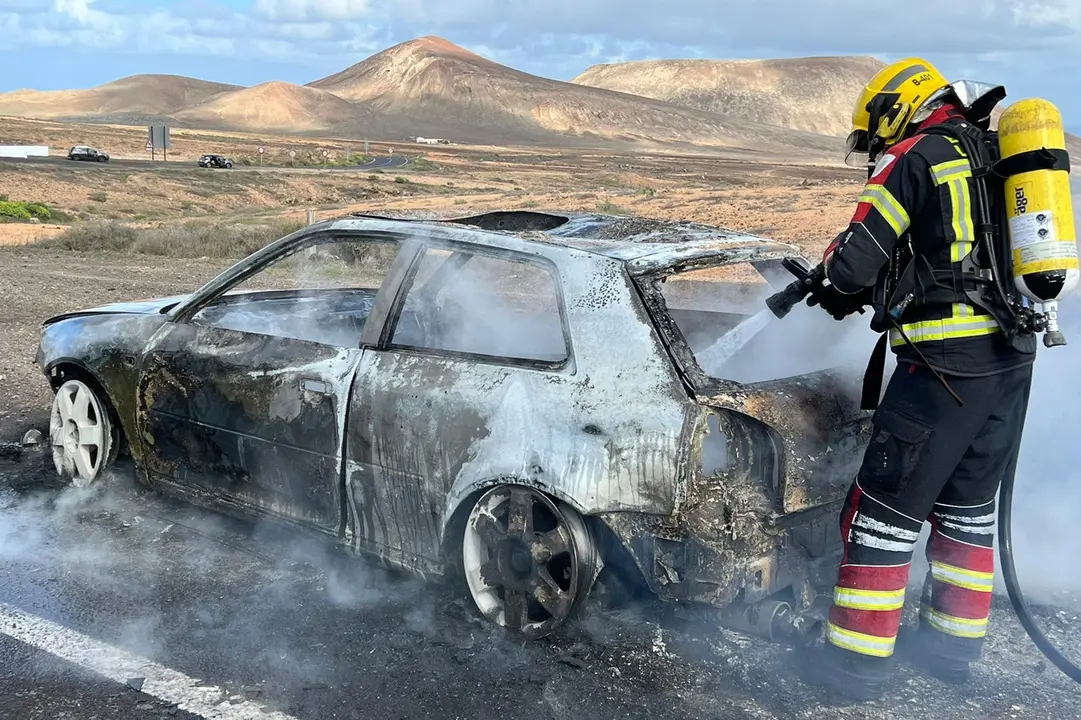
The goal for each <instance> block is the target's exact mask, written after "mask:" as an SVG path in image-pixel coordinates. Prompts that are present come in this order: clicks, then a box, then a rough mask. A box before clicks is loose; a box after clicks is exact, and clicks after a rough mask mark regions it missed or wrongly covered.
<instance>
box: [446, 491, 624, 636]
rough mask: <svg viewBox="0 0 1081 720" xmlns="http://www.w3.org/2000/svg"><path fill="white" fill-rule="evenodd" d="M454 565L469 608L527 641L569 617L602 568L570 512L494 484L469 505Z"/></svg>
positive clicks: (588, 537)
mask: <svg viewBox="0 0 1081 720" xmlns="http://www.w3.org/2000/svg"><path fill="white" fill-rule="evenodd" d="M460 561H461V570H462V575H463V577H464V580H465V585H466V587H467V588H468V592H469V595H470V597H471V599H472V601H473V604H474V606H475V608H476V610H477V611H478V612H479V613H480V614H481V615H482V616H483V617H484V618H486V619H487V620H488V621H489V622H491V623H493V624H495V625H497V626H499V627H502V628H504V629H505V630H506V631H507V632H508V633H510V634H513V635H517V636H520V637H523V638H525V639H529V640H533V639H537V638H541V637H544V636H546V635H549V634H550V633H552V632H553V631H554V630H556V629H557V628H558V627H560V626H561V625H563V624H564V623H565V622H566V621H567V620H569V619H571V618H573V617H575V616H576V614H577V613H578V611H579V609H580V608H581V606H582V605H583V604H584V600H585V598H586V597H587V596H588V595H589V591H590V589H591V588H592V586H593V583H594V581H595V580H596V578H597V573H598V570H599V569H600V567H601V565H602V562H601V558H600V553H599V552H598V549H597V546H596V543H595V542H594V540H593V537H592V535H591V534H590V532H589V529H588V527H587V526H586V523H585V521H584V520H583V519H582V516H581V515H580V514H579V513H578V512H577V511H576V510H574V509H573V508H571V507H570V506H568V505H567V504H565V503H560V502H558V501H556V500H553V499H551V498H549V497H548V496H547V495H545V494H544V493H542V492H540V491H539V490H536V489H534V488H530V487H525V486H521V485H499V486H497V487H494V488H492V489H491V490H489V491H487V492H485V493H484V494H483V495H481V496H480V497H479V498H478V499H477V501H476V503H475V504H474V505H473V507H472V508H471V509H470V512H469V515H468V517H467V518H466V521H465V528H464V531H463V533H462V547H461V555H460Z"/></svg>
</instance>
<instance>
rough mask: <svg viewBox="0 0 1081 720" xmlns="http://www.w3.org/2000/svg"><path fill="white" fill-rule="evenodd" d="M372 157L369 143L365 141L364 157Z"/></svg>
mask: <svg viewBox="0 0 1081 720" xmlns="http://www.w3.org/2000/svg"><path fill="white" fill-rule="evenodd" d="M371 156H372V153H371V149H370V148H369V147H368V141H367V140H365V141H364V157H371Z"/></svg>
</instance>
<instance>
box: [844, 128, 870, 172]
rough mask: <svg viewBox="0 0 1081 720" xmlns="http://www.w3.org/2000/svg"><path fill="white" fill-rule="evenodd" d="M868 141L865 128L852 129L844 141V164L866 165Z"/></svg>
mask: <svg viewBox="0 0 1081 720" xmlns="http://www.w3.org/2000/svg"><path fill="white" fill-rule="evenodd" d="M868 151H869V150H868V142H867V131H866V130H853V131H852V132H850V133H849V134H848V140H847V141H846V142H845V165H847V166H849V167H859V168H863V167H867V163H868V162H869V158H868Z"/></svg>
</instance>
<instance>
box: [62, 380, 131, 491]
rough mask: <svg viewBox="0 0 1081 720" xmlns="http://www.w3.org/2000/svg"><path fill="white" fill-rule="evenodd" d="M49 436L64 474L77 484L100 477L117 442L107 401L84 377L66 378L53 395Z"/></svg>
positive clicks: (110, 459)
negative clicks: (82, 379)
mask: <svg viewBox="0 0 1081 720" xmlns="http://www.w3.org/2000/svg"><path fill="white" fill-rule="evenodd" d="M49 439H50V443H51V445H52V453H53V464H54V465H55V466H56V472H57V474H59V475H60V477H62V478H68V479H70V480H71V482H72V484H73V485H75V486H76V487H86V486H87V485H89V484H91V483H92V482H94V481H95V480H97V479H98V478H100V477H101V475H102V472H103V471H104V470H105V468H106V467H108V465H109V463H110V462H111V461H112V459H113V457H114V453H113V449H114V447H115V441H116V438H114V437H113V426H112V422H111V420H110V419H109V411H108V409H107V406H106V400H105V399H104V398H103V397H100V396H99V395H98V393H96V392H95V391H94V390H93V389H92V388H91V387H90V386H89V385H87V384H86V383H84V382H83V381H81V380H68V381H66V382H65V383H64V384H63V385H61V386H60V388H59V389H58V390H57V391H56V395H55V397H54V398H53V408H52V413H51V416H50V419H49Z"/></svg>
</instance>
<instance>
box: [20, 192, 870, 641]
mask: <svg viewBox="0 0 1081 720" xmlns="http://www.w3.org/2000/svg"><path fill="white" fill-rule="evenodd" d="M795 254H797V252H796V250H795V249H794V248H792V247H791V246H787V245H781V244H776V243H773V242H770V241H766V240H763V239H761V238H757V237H753V236H748V235H743V234H740V233H735V232H730V231H726V230H722V229H718V228H713V227H708V226H701V225H693V224H688V223H678V224H677V223H663V222H658V221H647V220H640V219H630V218H615V217H611V216H603V215H571V214H564V215H555V214H548V213H531V212H505V213H487V214H484V215H478V216H473V217H468V218H458V219H453V220H445V221H438V222H416V221H407V220H397V219H390V218H379V217H374V216H356V217H349V218H343V219H338V220H332V221H326V222H322V223H318V224H315V225H311V226H309V227H306V228H304V229H302V230H300V231H298V232H297V233H294V234H292V235H290V236H287V237H285V238H282V239H281V240H278V241H276V242H274V243H272V244H270V245H268V246H267V247H265V248H263V249H262V250H260V251H258V252H256V253H254V254H253V255H251V256H249V257H248V258H246V259H245V260H243V261H241V262H239V263H238V264H236V265H235V266H233V267H232V268H230V269H229V270H227V271H225V272H224V273H222V274H221V275H220V276H218V277H217V278H215V279H213V280H211V281H210V282H209V283H207V284H206V285H205V286H204V287H202V288H201V289H200V290H198V291H196V292H195V293H193V294H191V295H186V296H177V297H173V298H164V299H160V300H153V301H143V302H134V303H119V304H116V305H109V306H104V307H100V308H95V309H91V310H85V311H81V312H75V313H70V314H67V315H61V316H58V317H54V318H51V319H50V320H48V321H46V323H45V325H44V327H43V329H42V336H41V342H40V348H39V351H38V356H37V361H38V363H39V364H40V366H41V367H42V369H43V371H44V372H45V374H46V376H47V377H48V379H49V380H50V382H51V384H52V386H53V388H54V389H55V390H56V398H55V401H54V404H53V410H52V421H51V442H52V449H53V457H54V460H55V462H56V466H57V469H58V471H60V472H61V473H62V474H66V475H68V476H71V477H73V479H74V482H75V483H76V484H86V483H89V482H92V481H93V480H95V479H96V478H98V477H99V476H100V474H101V472H102V471H103V469H104V468H105V467H107V466H108V464H109V463H110V462H111V461H112V459H113V458H114V457H115V456H116V454H117V452H118V449H119V448H120V447H121V445H123V446H124V447H125V448H127V449H128V451H129V452H130V454H131V456H132V457H133V459H134V461H135V465H136V468H137V474H138V477H139V478H140V480H141V481H142V482H145V483H147V484H148V485H150V486H152V487H155V488H158V489H160V490H162V491H164V492H167V493H170V494H174V495H178V496H181V497H183V498H185V499H188V500H190V501H193V502H195V503H197V504H201V505H204V506H210V507H214V508H218V509H223V510H226V511H234V512H241V513H255V514H258V515H262V516H269V517H272V518H275V519H278V520H281V521H283V522H286V523H291V524H294V525H297V526H302V527H304V528H306V529H308V530H312V531H316V532H319V533H322V534H325V535H327V536H330V537H332V538H336V539H337V540H338V541H340V542H342V543H344V544H346V545H348V546H349V547H350V548H352V549H354V550H356V551H358V552H364V553H370V554H373V555H375V556H378V557H379V558H381V559H382V560H383V561H385V562H387V563H389V564H390V565H392V566H396V567H400V568H405V569H407V570H410V571H414V572H418V573H420V574H422V575H425V576H431V575H439V574H448V575H450V576H451V577H457V578H462V579H464V581H465V585H466V586H467V587H468V590H469V592H470V594H471V596H472V598H473V600H474V601H475V603H476V605H477V607H478V609H479V611H480V612H481V613H482V614H483V615H484V616H486V617H487V618H488V619H489V620H491V621H493V622H495V623H496V624H499V625H502V626H504V627H507V628H509V629H511V630H515V631H519V632H521V633H523V634H524V635H526V636H529V637H536V636H540V635H543V634H545V633H547V632H550V631H551V630H552V629H553V628H554V627H556V626H557V625H559V624H560V623H561V622H563V621H564V620H565V619H566V618H567V617H569V616H570V615H571V614H572V613H573V612H574V611H575V609H576V608H577V607H579V606H580V603H581V601H582V599H583V598H584V597H586V596H587V595H588V594H589V593H590V591H591V589H592V588H593V587H594V586H599V587H619V588H647V589H648V590H649V591H652V593H653V594H655V595H656V596H659V597H660V598H661V599H663V600H668V601H674V602H679V603H690V604H694V605H696V606H698V607H700V608H703V609H705V610H707V611H708V612H710V613H715V611H716V609H718V608H719V609H727V614H724V613H722V615H723V616H724V617H728V618H729V619H730V621H731V622H732V623H733V624H735V625H737V626H742V625H746V624H747V623H746V622H745V620H746V618H747V617H752V618H757V620H755V622H758V627H750V628H748V629H750V630H752V631H756V632H761V633H762V634H766V635H769V634H771V633H774V632H777V628H776V626H775V625H773V622H774V619H775V618H776V617H777V616H778V614H779V612H778V611H780V610H784V611H789V610H790V611H791V613H790V614H791V616H793V617H797V616H800V615H802V614H809V615H812V616H813V607H814V605H815V602H814V601H815V599H816V597H820V596H821V595H822V590H827V591H828V590H829V589H830V588H828V587H823V585H822V583H823V582H824V583H828V584H830V585H831V584H832V574H833V573H834V572H835V570H836V563H837V560H838V557H839V555H838V553H839V551H840V547H841V546H840V542H839V537H838V532H837V512H838V510H839V508H840V503H841V501H842V499H843V494H844V491H845V489H846V487H847V484H848V482H849V481H850V479H851V477H852V476H853V473H854V472H855V469H856V467H857V466H858V463H859V459H860V455H861V453H862V450H863V448H864V447H865V446H866V442H867V438H868V432H869V428H870V425H869V413H861V412H860V411H858V410H855V409H854V408H857V407H858V402H857V401H856V398H857V395H858V387H857V386H858V380H853V379H852V378H850V377H849V376H848V375H846V374H845V373H843V372H841V371H836V370H830V369H828V368H829V367H831V366H832V365H834V364H835V362H834V360H835V359H834V358H831V357H828V356H827V355H822V356H816V357H815V358H812V360H814V361H818V362H819V364H820V365H821V366H822V368H819V369H815V370H814V371H812V372H803V368H799V369H793V368H794V366H792V367H789V366H790V365H792V363H797V364H799V362H797V361H803V360H807V359H808V358H801V357H800V356H798V355H796V354H793V353H792V352H785V351H784V349H783V348H780V347H779V346H778V345H777V343H778V342H779V341H780V340H781V339H783V338H782V336H779V335H778V334H777V333H778V331H779V328H780V327H781V325H780V324H779V323H771V322H768V321H767V320H766V318H767V317H768V311H766V313H767V314H766V315H763V313H762V312H761V311H762V309H763V308H764V305H763V300H764V298H765V297H766V296H768V295H769V294H771V293H772V292H774V291H775V290H776V289H778V288H780V287H782V286H783V285H785V284H786V283H787V281H788V279H789V278H788V275H787V273H786V272H785V271H784V270H783V269H782V268H781V266H780V261H781V260H782V259H783V258H785V257H790V256H793V255H795ZM812 312H813V311H812ZM816 317H817V314H816ZM827 320H828V323H827V324H825V325H821V326H819V329H816V330H812V332H816V333H820V334H821V333H830V332H833V333H837V332H839V331H838V330H837V329H836V328H839V327H842V326H843V324H842V323H834V322H833V321H832V320H829V319H828V318H827ZM811 325H813V323H811ZM791 328H792V324H788V325H787V326H786V329H785V332H786V333H787V332H789V331H790V330H791ZM795 344H796V345H797V346H798V344H799V343H798V342H797V343H795ZM775 378H782V379H775ZM747 608H750V609H751V612H750V614H749V615H740V613H742V611H743V610H744V609H747ZM763 608H767V609H768V612H765V613H763V612H761V610H762V609H763ZM733 613H735V615H733ZM739 617H742V618H744V620H743V621H741V620H739V619H738V618H739ZM732 618H737V619H736V620H732Z"/></svg>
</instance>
